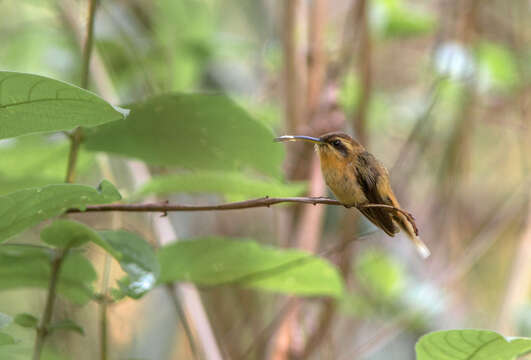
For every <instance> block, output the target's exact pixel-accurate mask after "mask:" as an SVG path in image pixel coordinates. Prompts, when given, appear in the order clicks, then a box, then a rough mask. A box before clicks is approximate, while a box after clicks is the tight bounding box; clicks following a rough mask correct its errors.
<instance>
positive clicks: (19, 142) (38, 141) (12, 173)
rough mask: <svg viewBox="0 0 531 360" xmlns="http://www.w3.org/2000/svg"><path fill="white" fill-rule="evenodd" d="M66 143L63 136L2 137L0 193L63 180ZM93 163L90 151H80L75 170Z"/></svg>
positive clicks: (82, 168)
mask: <svg viewBox="0 0 531 360" xmlns="http://www.w3.org/2000/svg"><path fill="white" fill-rule="evenodd" d="M69 147H70V144H69V141H68V139H66V138H65V137H62V138H61V137H60V138H58V137H56V136H54V137H51V136H43V135H42V134H37V135H27V136H21V137H19V138H16V139H9V140H4V141H3V143H2V146H0V159H2V166H1V168H0V195H3V194H8V193H10V192H14V191H17V190H21V189H25V188H30V187H41V186H45V185H51V184H59V183H61V182H63V181H64V177H65V174H66V167H67V159H68V152H69ZM94 163H95V161H94V154H93V153H90V152H88V151H82V152H80V153H79V156H78V161H77V165H76V174H79V175H81V174H84V173H86V172H87V171H88V170H89V169H91V167H92V166H93V165H94Z"/></svg>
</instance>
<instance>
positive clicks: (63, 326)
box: [48, 319, 85, 335]
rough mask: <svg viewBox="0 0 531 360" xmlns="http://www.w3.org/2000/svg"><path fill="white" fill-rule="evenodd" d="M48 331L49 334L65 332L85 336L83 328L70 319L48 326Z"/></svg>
mask: <svg viewBox="0 0 531 360" xmlns="http://www.w3.org/2000/svg"><path fill="white" fill-rule="evenodd" d="M48 330H49V331H50V332H54V331H56V330H67V331H74V332H77V333H78V334H79V335H85V331H84V330H83V328H82V327H81V326H80V325H78V324H76V323H75V322H74V321H73V320H70V319H65V320H61V321H57V322H55V323H53V324H52V325H50V326H49V327H48Z"/></svg>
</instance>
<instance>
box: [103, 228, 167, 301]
mask: <svg viewBox="0 0 531 360" xmlns="http://www.w3.org/2000/svg"><path fill="white" fill-rule="evenodd" d="M99 234H100V235H101V237H102V239H103V241H105V242H106V243H107V244H108V245H109V246H110V247H111V248H112V249H113V250H114V252H115V253H117V254H119V256H118V257H117V258H116V259H117V260H118V262H119V263H120V266H121V267H122V269H123V270H124V271H125V272H126V273H127V275H128V277H127V278H126V279H123V280H121V281H120V282H119V285H120V290H121V291H122V293H123V294H124V295H127V296H130V297H132V298H134V299H138V298H140V297H141V296H142V295H144V294H145V293H146V292H148V291H149V290H151V289H152V288H153V287H154V286H155V284H156V282H157V279H158V277H159V274H160V267H159V263H158V261H157V257H156V256H155V253H154V251H153V249H152V247H151V246H150V245H149V244H148V243H147V242H146V241H145V240H144V239H143V238H141V237H140V236H138V235H136V234H133V233H130V232H127V231H123V230H118V231H100V232H99Z"/></svg>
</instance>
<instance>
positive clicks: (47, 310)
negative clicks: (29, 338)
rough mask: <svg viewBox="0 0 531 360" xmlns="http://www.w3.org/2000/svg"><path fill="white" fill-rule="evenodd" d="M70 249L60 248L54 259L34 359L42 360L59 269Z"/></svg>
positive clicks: (36, 338) (36, 339)
mask: <svg viewBox="0 0 531 360" xmlns="http://www.w3.org/2000/svg"><path fill="white" fill-rule="evenodd" d="M67 252H68V250H58V252H57V253H55V255H54V259H53V260H52V269H51V273H50V283H49V285H48V297H47V298H46V305H45V307H44V313H43V315H42V319H41V323H40V324H39V327H38V328H37V334H36V336H35V348H34V351H33V360H40V358H41V353H42V349H43V346H44V341H45V340H46V337H47V336H48V334H49V333H48V327H49V326H50V321H51V320H52V315H53V307H54V304H55V296H56V291H57V282H58V280H59V271H60V270H61V265H62V263H63V260H64V258H65V256H66V254H67Z"/></svg>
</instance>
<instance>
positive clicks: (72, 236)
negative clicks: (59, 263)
mask: <svg viewBox="0 0 531 360" xmlns="http://www.w3.org/2000/svg"><path fill="white" fill-rule="evenodd" d="M41 239H42V241H44V242H45V243H47V244H50V245H52V246H56V247H60V248H70V247H77V246H81V245H83V244H85V243H87V242H89V241H93V242H96V243H98V242H99V241H100V239H99V236H98V233H97V232H95V231H94V230H92V229H91V228H89V227H88V226H86V225H83V224H81V223H78V222H77V221H72V220H57V221H55V222H54V223H53V224H52V225H50V226H48V227H46V228H44V229H43V230H42V231H41Z"/></svg>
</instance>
